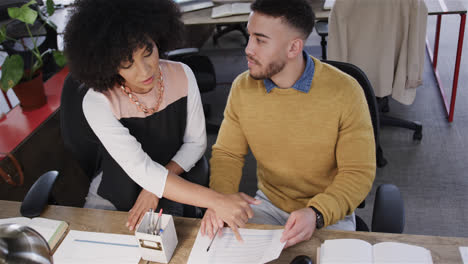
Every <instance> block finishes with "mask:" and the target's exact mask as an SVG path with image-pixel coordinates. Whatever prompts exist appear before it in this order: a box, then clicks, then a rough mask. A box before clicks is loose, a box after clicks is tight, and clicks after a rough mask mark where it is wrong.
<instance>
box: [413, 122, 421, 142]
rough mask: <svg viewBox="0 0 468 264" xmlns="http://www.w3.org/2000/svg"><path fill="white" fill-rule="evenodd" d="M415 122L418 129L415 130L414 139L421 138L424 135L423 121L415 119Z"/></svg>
mask: <svg viewBox="0 0 468 264" xmlns="http://www.w3.org/2000/svg"><path fill="white" fill-rule="evenodd" d="M414 123H415V124H416V126H417V127H416V130H415V131H414V134H413V140H421V139H422V137H423V135H422V125H421V123H419V122H418V121H414Z"/></svg>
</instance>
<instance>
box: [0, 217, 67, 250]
mask: <svg viewBox="0 0 468 264" xmlns="http://www.w3.org/2000/svg"><path fill="white" fill-rule="evenodd" d="M61 223H64V224H65V222H63V221H58V220H52V219H46V218H34V219H30V218H27V217H13V218H4V219H0V224H18V225H24V226H29V227H31V228H32V229H34V230H36V231H37V232H38V233H39V234H41V236H42V237H44V239H45V240H46V241H47V242H49V240H50V239H51V238H52V236H53V235H54V233H55V231H56V230H57V228H58V227H59V226H60V224H61ZM49 244H50V242H49Z"/></svg>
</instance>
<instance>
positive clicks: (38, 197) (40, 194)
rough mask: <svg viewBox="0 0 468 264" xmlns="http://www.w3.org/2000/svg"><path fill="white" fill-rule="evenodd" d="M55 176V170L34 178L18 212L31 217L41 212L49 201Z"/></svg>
mask: <svg viewBox="0 0 468 264" xmlns="http://www.w3.org/2000/svg"><path fill="white" fill-rule="evenodd" d="M57 176H58V172H57V171H49V172H46V173H44V174H42V175H41V177H39V179H37V180H36V182H35V183H34V184H33V185H32V186H31V189H29V191H28V193H27V194H26V196H25V197H24V200H23V202H22V203H21V209H20V212H21V215H22V216H26V217H30V218H31V217H36V216H39V215H40V214H41V213H42V211H43V210H44V208H45V207H46V205H47V204H48V202H49V197H50V193H51V191H52V187H53V186H54V183H55V180H56V179H57Z"/></svg>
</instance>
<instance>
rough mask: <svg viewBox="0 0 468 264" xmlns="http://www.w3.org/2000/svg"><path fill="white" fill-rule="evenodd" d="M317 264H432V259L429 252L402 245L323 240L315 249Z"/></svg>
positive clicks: (421, 248) (351, 240) (353, 240)
mask: <svg viewBox="0 0 468 264" xmlns="http://www.w3.org/2000/svg"><path fill="white" fill-rule="evenodd" d="M317 263H318V264H331V263H333V264H337V263H361V264H371V263H412V264H417V263H419V264H432V257H431V252H430V251H429V250H427V249H425V248H423V247H419V246H413V245H409V244H404V243H396V242H381V243H377V244H375V245H371V244H369V243H368V242H366V241H364V240H360V239H333V240H325V242H324V243H323V244H322V246H321V247H319V248H318V249H317Z"/></svg>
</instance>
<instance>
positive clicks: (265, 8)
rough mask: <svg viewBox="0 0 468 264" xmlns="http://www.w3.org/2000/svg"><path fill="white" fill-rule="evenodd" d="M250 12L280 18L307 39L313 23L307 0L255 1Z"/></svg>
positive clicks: (313, 17) (313, 19)
mask: <svg viewBox="0 0 468 264" xmlns="http://www.w3.org/2000/svg"><path fill="white" fill-rule="evenodd" d="M250 8H251V9H252V11H254V12H258V13H262V14H264V15H268V16H271V17H275V18H277V17H280V18H282V19H284V21H285V22H286V23H288V24H289V25H291V26H292V27H294V28H296V29H297V30H299V31H300V32H301V33H302V34H303V37H304V39H306V38H308V37H309V35H310V33H311V32H312V29H313V28H314V23H315V14H314V12H313V11H312V7H311V6H310V4H309V3H308V2H307V0H256V1H255V2H253V3H252V5H251V6H250Z"/></svg>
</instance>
